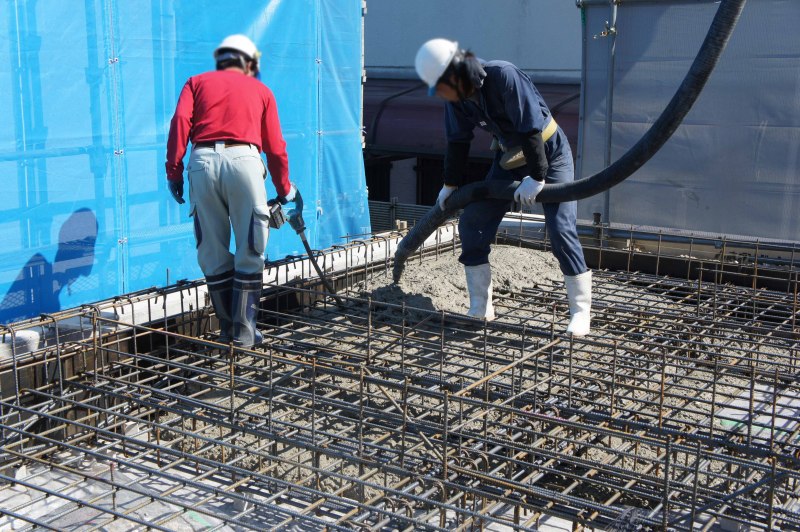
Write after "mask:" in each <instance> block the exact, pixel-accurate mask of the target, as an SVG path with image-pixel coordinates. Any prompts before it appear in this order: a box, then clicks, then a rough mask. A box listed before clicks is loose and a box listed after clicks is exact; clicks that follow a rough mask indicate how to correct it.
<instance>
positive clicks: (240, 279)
mask: <svg viewBox="0 0 800 532" xmlns="http://www.w3.org/2000/svg"><path fill="white" fill-rule="evenodd" d="M261 283H262V274H261V273H238V272H237V273H236V276H235V277H234V280H233V343H234V345H236V346H238V347H253V346H254V345H258V344H260V343H261V342H262V341H263V337H262V336H261V331H259V330H258V323H257V321H256V320H257V318H258V309H259V306H260V304H261Z"/></svg>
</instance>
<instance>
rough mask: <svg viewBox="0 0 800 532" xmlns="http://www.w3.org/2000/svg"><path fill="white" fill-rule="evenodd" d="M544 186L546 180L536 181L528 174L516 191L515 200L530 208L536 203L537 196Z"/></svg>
mask: <svg viewBox="0 0 800 532" xmlns="http://www.w3.org/2000/svg"><path fill="white" fill-rule="evenodd" d="M543 188H544V181H536V180H535V179H534V178H532V177H531V176H526V177H525V178H523V179H522V183H520V184H519V186H518V187H517V190H515V191H514V201H516V202H517V203H519V204H520V205H522V206H523V207H525V208H528V209H529V208H531V207H533V204H534V203H536V196H538V195H539V192H541V191H542V189H543Z"/></svg>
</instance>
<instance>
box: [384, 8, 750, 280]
mask: <svg viewBox="0 0 800 532" xmlns="http://www.w3.org/2000/svg"><path fill="white" fill-rule="evenodd" d="M746 1H747V0H722V2H721V3H720V6H719V8H717V13H716V15H714V20H713V21H712V22H711V27H710V28H709V29H708V34H706V38H705V40H704V41H703V44H702V46H701V47H700V51H699V52H698V53H697V57H695V59H694V62H693V63H692V66H691V68H690V69H689V72H688V73H687V74H686V77H685V78H684V79H683V82H682V83H681V85H680V86H679V87H678V90H677V91H676V92H675V95H674V96H673V97H672V100H670V102H669V104H668V105H667V107H666V108H665V109H664V111H663V112H662V113H661V115H660V116H659V117H658V119H657V120H656V121H655V123H653V125H652V126H651V127H650V129H649V130H648V131H647V133H645V134H644V136H643V137H642V138H641V139H639V142H637V143H636V144H635V145H634V146H633V147H632V148H631V149H630V150H628V151H627V152H626V153H625V154H624V155H623V156H622V157H620V158H619V159H618V160H617V161H616V162H615V163H613V164H612V165H611V166H609V167H607V168H605V169H604V170H601V171H600V172H598V173H596V174H594V175H592V176H589V177H585V178H583V179H578V180H576V181H573V182H571V183H558V184H550V185H545V186H544V188H543V189H542V191H541V192H540V193H539V195H538V196H537V197H536V201H539V202H544V203H561V202H565V201H574V200H579V199H583V198H588V197H589V196H594V195H595V194H599V193H600V192H604V191H606V190H608V189H609V188H611V187H613V186H614V185H617V184H619V183H621V182H622V181H624V180H625V179H627V178H628V177H629V176H630V175H631V174H633V173H634V172H635V171H636V170H638V169H639V168H641V166H642V165H644V163H646V162H647V161H648V160H649V159H650V158H651V157H652V156H653V155H655V154H656V152H658V150H660V149H661V147H662V146H663V145H664V143H665V142H667V140H668V139H669V138H670V137H671V136H672V134H673V133H674V132H675V130H676V129H678V126H679V125H680V124H681V122H682V121H683V118H684V117H685V116H686V114H687V113H688V112H689V110H690V109H691V108H692V105H694V102H695V101H696V100H697V97H698V96H699V95H700V92H701V91H702V90H703V87H705V84H706V82H707V81H708V78H709V77H710V75H711V72H712V71H713V70H714V67H715V66H716V65H717V63H718V62H719V58H720V56H721V55H722V52H723V50H725V46H726V45H727V44H728V40H729V39H730V36H731V34H732V33H733V29H734V28H735V27H736V22H737V21H738V20H739V16H740V15H741V14H742V9H744V5H745V2H746ZM517 185H519V182H518V181H495V182H483V183H473V184H470V185H467V186H464V187H460V188H459V189H458V190H456V191H455V192H454V193H453V194H452V195H451V196H450V197H449V198H448V199H447V202H446V205H445V206H446V210H445V211H442V210H441V209H440V208H439V207H438V206H436V205H434V207H433V208H432V209H431V210H430V211H429V212H428V213H427V214H426V215H425V216H424V217H423V218H422V219H421V220H420V221H419V222H417V224H416V225H415V226H414V227H413V228H412V229H411V230H410V231H409V232H408V234H407V235H406V236H405V237H404V238H403V239H402V240H401V241H400V243H399V244H398V247H397V252H396V253H395V259H394V272H393V277H394V281H395V282H398V281H399V280H400V277H401V276H402V274H403V269H404V268H405V261H406V259H407V258H408V256H409V255H411V253H413V252H414V251H416V249H417V248H419V246H421V245H422V243H423V242H424V241H425V239H426V238H428V236H430V235H431V234H432V233H433V231H435V230H436V228H437V227H439V225H441V224H442V222H444V221H445V220H446V219H447V218H449V217H450V216H451V215H452V213H454V212H455V211H457V210H458V209H462V208H464V207H465V206H466V205H468V204H469V203H471V202H473V201H477V200H482V199H488V198H493V199H504V200H509V201H510V200H511V199H513V197H514V190H515V189H516V187H517Z"/></svg>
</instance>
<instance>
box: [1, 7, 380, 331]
mask: <svg viewBox="0 0 800 532" xmlns="http://www.w3.org/2000/svg"><path fill="white" fill-rule="evenodd" d="M3 5H4V7H3V10H2V11H0V24H2V25H3V27H2V30H0V57H2V58H3V60H2V61H0V116H2V117H3V124H4V127H2V128H0V183H2V190H3V191H4V194H3V201H2V202H0V241H2V242H3V246H2V249H0V298H1V299H0V323H8V322H11V321H15V320H18V319H22V318H27V317H33V316H37V315H39V314H42V313H50V312H55V311H58V310H60V309H65V308H70V307H74V306H78V305H81V304H86V303H90V302H93V301H97V300H101V299H106V298H110V297H113V296H115V295H117V294H124V293H129V292H134V291H138V290H143V289H148V288H152V287H161V286H165V285H167V284H172V283H174V282H175V281H177V280H179V279H198V278H200V277H202V274H201V272H200V269H199V268H198V266H197V262H196V254H195V243H194V237H193V233H192V224H191V219H190V218H189V203H188V202H187V203H186V204H184V205H181V206H179V205H177V204H176V203H174V202H173V201H172V199H171V197H170V195H169V193H168V191H167V188H166V180H165V175H164V159H165V153H166V140H167V133H168V130H169V122H170V119H171V118H172V113H173V111H174V108H175V104H176V102H177V98H178V94H179V92H180V90H181V88H182V86H183V84H184V82H185V81H186V79H187V78H188V77H189V76H192V75H194V74H197V73H200V72H203V71H206V70H210V69H212V68H213V67H214V65H213V60H212V52H213V49H214V48H215V46H216V45H217V44H218V43H219V41H220V40H221V39H222V38H223V37H224V36H225V35H228V34H231V33H244V34H246V35H248V36H249V37H250V38H252V39H253V40H254V41H255V42H256V44H257V45H258V47H259V49H260V50H261V51H262V52H263V54H264V56H263V58H262V79H263V81H264V82H265V83H266V84H267V85H269V86H270V87H271V88H272V90H273V92H274V93H275V95H276V98H277V101H278V109H279V113H280V117H281V122H282V126H283V132H284V136H285V138H286V141H287V143H288V152H289V166H290V176H291V179H292V181H294V182H295V183H297V185H298V187H299V189H300V190H301V191H302V194H303V197H304V200H305V209H304V212H303V216H304V218H305V220H306V224H307V226H308V231H307V236H308V239H309V242H311V243H312V245H313V246H314V247H316V248H325V247H328V246H330V245H332V244H334V243H337V242H340V241H341V239H342V238H346V237H347V236H348V235H349V236H353V235H356V234H360V233H364V232H367V231H369V230H370V227H369V213H368V207H367V190H366V184H365V179H364V168H363V160H362V156H361V101H362V100H361V72H362V37H363V26H362V14H361V1H360V0H291V1H288V0H272V1H267V0H262V1H242V0H239V1H231V2H210V1H198V0H192V1H189V0H186V1H177V0H173V1H170V0H158V1H156V0H153V1H150V2H123V1H119V0H102V1H101V0H94V1H92V0H86V1H85V2H82V3H79V2H24V1H10V2H5V3H4V4H3ZM267 187H268V188H267V193H268V195H269V196H270V197H272V196H274V194H275V191H274V190H273V189H272V185H271V183H270V181H269V180H267ZM302 252H303V248H302V244H301V242H300V239H299V238H298V237H297V235H295V234H294V232H293V231H292V230H291V229H290V228H289V227H288V226H285V227H284V228H283V229H281V230H280V231H272V233H271V235H270V242H269V246H268V249H267V253H268V255H269V259H271V260H275V259H279V258H283V257H285V256H287V255H300V254H301V253H302Z"/></svg>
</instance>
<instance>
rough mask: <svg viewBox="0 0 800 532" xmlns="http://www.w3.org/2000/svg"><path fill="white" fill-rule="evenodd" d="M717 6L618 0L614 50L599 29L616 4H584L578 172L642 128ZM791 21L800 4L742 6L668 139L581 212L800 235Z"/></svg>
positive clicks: (798, 19)
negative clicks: (713, 66) (714, 61)
mask: <svg viewBox="0 0 800 532" xmlns="http://www.w3.org/2000/svg"><path fill="white" fill-rule="evenodd" d="M718 5H719V4H718V3H717V2H711V1H704V0H701V1H692V2H687V1H666V0H664V1H657V0H656V1H648V2H643V1H638V0H632V1H629V2H623V3H621V4H619V5H618V7H617V24H616V29H617V34H616V46H615V49H614V46H613V44H614V42H613V35H611V36H608V37H602V36H600V35H599V34H600V33H601V32H602V31H603V29H604V26H605V24H606V21H611V20H613V17H612V6H611V3H610V2H600V1H596V0H594V1H593V0H586V1H585V5H584V16H585V26H584V33H585V35H584V46H585V61H584V63H585V64H584V94H583V97H584V103H583V109H582V117H583V119H582V131H581V142H580V144H581V151H580V156H579V171H580V176H581V177H586V176H589V175H592V174H593V173H595V172H597V171H599V170H601V169H602V168H604V167H605V166H607V164H608V162H613V161H615V160H617V159H618V158H619V157H620V156H621V155H622V154H624V153H625V152H626V151H627V150H628V149H629V148H630V147H631V146H633V144H635V143H636V141H638V140H639V139H640V138H641V137H642V135H643V134H644V133H645V132H646V131H647V129H649V127H650V126H651V125H652V123H653V122H654V121H655V119H656V118H657V117H658V116H659V114H660V113H661V111H662V110H663V109H664V107H666V105H667V103H668V102H669V100H670V98H671V97H672V95H673V94H674V92H675V90H676V89H677V87H678V86H679V84H680V82H681V81H682V80H683V77H684V76H685V75H686V72H687V71H688V70H689V67H690V66H691V63H692V61H693V60H694V57H695V55H696V54H697V51H698V49H699V48H700V45H701V43H702V42H703V39H704V37H705V35H706V32H707V31H708V28H709V25H710V24H711V20H712V19H713V17H714V14H715V13H716V10H717V7H718ZM798 27H800V2H797V1H794V0H750V1H748V2H747V5H746V7H745V9H744V12H743V13H742V17H741V19H740V21H739V23H738V25H737V27H736V29H735V30H734V33H733V36H732V38H731V40H730V43H729V45H728V47H727V48H726V50H725V52H724V53H723V56H722V58H721V60H720V63H719V64H718V65H717V68H716V69H715V71H714V72H713V73H712V75H711V78H710V80H709V82H708V84H707V85H706V87H705V89H704V91H703V93H702V94H701V95H700V97H699V98H698V100H697V102H696V103H695V105H694V107H693V108H692V110H691V111H690V112H689V114H688V115H687V116H686V118H685V119H684V122H683V124H682V125H681V126H680V127H679V128H678V130H677V131H676V132H675V134H674V135H673V136H672V138H671V139H670V140H669V141H668V142H667V143H666V145H665V146H664V147H663V148H662V149H661V151H660V152H659V153H657V154H656V155H655V156H654V157H653V158H652V159H651V160H650V161H649V162H648V163H647V164H645V165H644V167H643V168H641V169H640V170H639V171H638V172H637V173H636V174H634V175H633V176H631V177H629V178H628V179H627V180H626V181H624V182H623V183H622V184H620V185H618V186H616V187H614V188H612V189H611V190H610V191H609V192H608V193H606V194H605V195H598V196H595V197H592V198H588V199H586V200H582V201H581V202H579V216H580V217H581V218H585V219H591V218H592V213H594V212H600V213H603V221H609V222H613V223H624V224H633V225H649V226H656V227H671V228H678V229H685V230H692V231H703V232H710V233H716V234H734V235H744V236H750V237H755V238H770V239H781V240H790V241H798V240H800V216H798V213H800V39H798V38H797V28H798ZM612 50H613V52H612ZM609 65H613V68H612V69H609ZM609 71H611V75H609ZM609 83H610V84H611V88H612V89H613V92H612V93H611V94H612V99H611V111H612V112H611V128H610V136H609V135H608V134H607V128H606V123H607V122H606V116H607V113H608V98H607V94H608V89H609ZM609 154H610V157H609Z"/></svg>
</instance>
